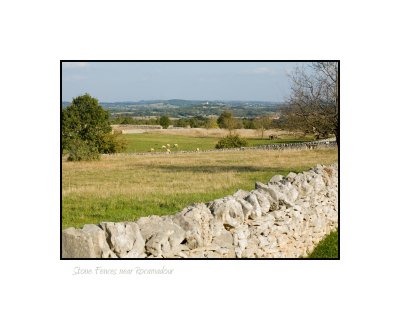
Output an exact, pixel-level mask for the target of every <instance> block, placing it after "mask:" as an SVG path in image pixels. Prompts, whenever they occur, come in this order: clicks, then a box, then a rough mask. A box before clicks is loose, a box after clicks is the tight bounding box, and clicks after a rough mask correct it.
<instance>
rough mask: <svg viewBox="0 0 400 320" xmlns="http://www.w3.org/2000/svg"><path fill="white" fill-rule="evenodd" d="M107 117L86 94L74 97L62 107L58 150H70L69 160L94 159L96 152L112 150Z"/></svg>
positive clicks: (104, 111)
mask: <svg viewBox="0 0 400 320" xmlns="http://www.w3.org/2000/svg"><path fill="white" fill-rule="evenodd" d="M109 116H110V115H109V112H108V111H106V110H104V109H103V107H102V106H100V105H99V102H98V100H97V99H95V98H93V97H91V96H90V95H89V94H85V95H83V96H79V97H76V98H74V99H73V100H72V103H71V105H70V106H68V107H67V108H65V109H62V113H61V137H62V142H61V143H62V150H63V152H64V151H67V152H69V153H70V160H90V159H95V158H96V156H94V154H96V153H97V154H98V153H112V152H114V151H113V150H115V147H113V145H114V144H116V141H115V137H114V136H113V135H112V134H111V131H112V129H111V126H110V120H109ZM71 153H73V154H74V155H73V156H72V157H71ZM80 153H82V154H83V157H82V159H81V157H80Z"/></svg>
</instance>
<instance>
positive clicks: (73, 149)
mask: <svg viewBox="0 0 400 320" xmlns="http://www.w3.org/2000/svg"><path fill="white" fill-rule="evenodd" d="M69 146H70V147H69V155H68V158H67V160H68V161H89V160H98V159H99V158H100V153H99V150H98V149H97V148H96V147H95V146H94V145H93V144H91V143H89V142H87V141H84V140H81V139H75V140H72V141H70V145H69Z"/></svg>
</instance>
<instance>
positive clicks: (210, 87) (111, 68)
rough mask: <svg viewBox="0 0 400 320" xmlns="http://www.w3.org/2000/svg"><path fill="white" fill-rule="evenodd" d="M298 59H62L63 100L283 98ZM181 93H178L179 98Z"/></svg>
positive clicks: (277, 100) (261, 99)
mask: <svg viewBox="0 0 400 320" xmlns="http://www.w3.org/2000/svg"><path fill="white" fill-rule="evenodd" d="M301 64H302V63H298V62H63V63H62V101H72V98H74V97H77V96H80V95H82V94H85V93H89V94H90V95H91V96H93V97H95V98H97V99H98V100H99V101H100V102H109V103H112V102H137V101H143V100H173V99H178V100H200V101H207V100H208V101H260V102H277V103H279V102H283V101H285V100H286V99H287V97H288V95H289V91H290V79H289V76H288V75H289V73H290V72H291V71H292V70H293V68H294V67H295V66H296V65H301ZM177 97H178V98H177Z"/></svg>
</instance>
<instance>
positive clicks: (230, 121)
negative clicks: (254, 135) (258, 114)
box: [217, 110, 243, 133]
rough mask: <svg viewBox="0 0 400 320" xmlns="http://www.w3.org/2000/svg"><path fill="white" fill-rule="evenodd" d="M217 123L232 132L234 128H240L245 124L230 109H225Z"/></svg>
mask: <svg viewBox="0 0 400 320" xmlns="http://www.w3.org/2000/svg"><path fill="white" fill-rule="evenodd" d="M217 123H218V125H219V127H220V128H223V129H228V130H229V132H230V133H231V132H232V130H234V129H239V128H241V127H242V126H243V125H242V123H240V122H239V121H238V120H237V119H235V118H234V117H233V115H232V112H230V111H227V110H225V111H223V112H222V113H221V115H220V116H219V117H218V119H217Z"/></svg>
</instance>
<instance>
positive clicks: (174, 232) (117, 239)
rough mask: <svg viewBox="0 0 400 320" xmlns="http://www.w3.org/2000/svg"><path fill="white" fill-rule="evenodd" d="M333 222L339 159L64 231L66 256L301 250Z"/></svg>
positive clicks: (286, 254)
mask: <svg viewBox="0 0 400 320" xmlns="http://www.w3.org/2000/svg"><path fill="white" fill-rule="evenodd" d="M337 227H338V167H337V164H333V165H330V166H321V165H317V166H316V167H315V168H313V169H311V170H309V171H307V172H303V173H299V174H295V173H289V174H288V175H287V176H286V177H283V176H281V175H276V176H274V177H272V178H271V179H270V181H269V182H268V183H267V184H264V183H262V182H256V185H255V189H254V190H252V191H244V190H238V191H237V192H236V193H234V194H233V195H230V196H227V197H224V198H221V199H217V200H214V201H211V202H209V203H198V204H193V205H191V206H189V207H186V208H185V209H183V210H182V211H181V212H179V213H177V214H175V215H169V216H148V217H143V218H140V219H138V220H137V221H135V222H103V223H100V224H98V225H93V224H90V225H85V226H84V227H83V228H82V229H75V228H68V229H65V230H63V231H62V257H63V258H298V257H305V256H307V254H308V253H309V252H311V251H312V250H313V248H314V247H315V245H316V244H317V243H318V242H319V241H321V240H322V239H323V237H324V236H325V235H326V234H329V233H330V232H331V231H332V230H335V229H336V228H337Z"/></svg>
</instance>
